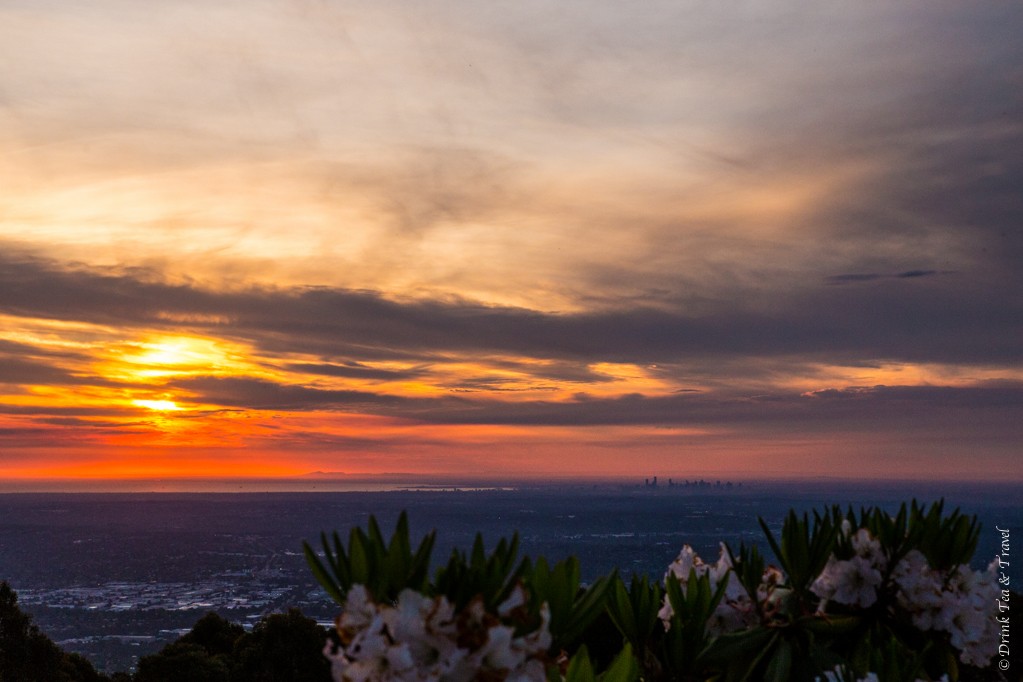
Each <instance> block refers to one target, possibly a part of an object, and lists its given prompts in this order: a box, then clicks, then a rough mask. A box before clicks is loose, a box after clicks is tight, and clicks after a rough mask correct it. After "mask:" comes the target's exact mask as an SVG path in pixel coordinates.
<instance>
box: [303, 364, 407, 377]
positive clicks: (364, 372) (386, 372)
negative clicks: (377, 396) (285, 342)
mask: <svg viewBox="0 0 1023 682" xmlns="http://www.w3.org/2000/svg"><path fill="white" fill-rule="evenodd" d="M285 368H286V369H288V370H291V371H293V372H306V373H308V374H319V375H322V376H328V377H345V378H348V379H368V380H380V381H402V380H405V379H415V378H417V377H421V376H423V374H425V369H411V370H401V371H399V370H391V369H379V368H375V367H367V366H365V365H363V364H361V363H357V362H352V363H347V364H343V365H339V364H333V363H307V362H293V363H289V364H287V365H285Z"/></svg>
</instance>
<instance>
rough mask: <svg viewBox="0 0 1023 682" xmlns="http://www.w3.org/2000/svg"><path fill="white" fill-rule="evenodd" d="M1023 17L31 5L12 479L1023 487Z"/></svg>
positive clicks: (779, 8)
mask: <svg viewBox="0 0 1023 682" xmlns="http://www.w3.org/2000/svg"><path fill="white" fill-rule="evenodd" d="M1021 31H1023V6H1021V5H1019V4H1011V3H1009V4H1005V3H987V2H981V3H970V4H968V5H967V4H964V3H959V2H952V1H951V0H938V1H924V0H915V1H911V2H905V3H898V4H891V5H889V4H869V5H864V4H860V3H843V4H839V5H819V4H815V3H810V2H798V3H788V2H785V3H783V2H778V1H777V0H762V1H758V2H750V3H741V4H735V3H715V4H710V5H708V4H706V3H695V2H651V3H644V4H643V6H642V7H641V8H640V7H638V6H633V5H629V6H625V5H621V4H620V3H613V2H603V1H597V2H587V3H554V2H542V1H540V0H534V1H530V2H521V3H497V4H494V3H483V4H466V3H455V2H450V1H447V0H440V1H438V2H433V3H428V4H422V3H407V2H397V1H393V0H385V1H384V2H345V3H341V2H334V1H333V0H323V1H320V0H294V1H291V2H281V3H267V2H241V1H240V0H212V1H211V2H203V3H196V2H193V1H192V0H161V1H160V2H156V3H146V4H145V5H140V4H138V3H132V2H128V1H127V0H99V1H98V2H90V3H87V4H82V3H72V2H68V1H67V0H50V1H47V2H38V1H36V0H11V1H9V2H5V3H3V5H2V6H0V63H2V64H4V68H3V69H2V73H0V187H2V188H3V189H2V191H0V478H2V479H5V480H19V479H30V478H32V479H34V478H72V479H74V478H99V479H103V478H144V479H145V478H172V479H173V478H190V477H197V478H201V477H205V478H211V477H212V478H231V477H260V476H266V477H291V476H301V475H304V474H307V473H308V472H311V471H316V470H322V471H345V472H348V473H350V474H380V473H384V472H395V471H401V472H409V473H411V474H415V475H426V474H432V475H441V476H445V475H448V476H458V475H471V476H474V477H481V478H482V477H488V476H491V477H495V478H501V477H545V476H571V475H585V476H632V477H636V478H637V479H642V478H644V477H650V476H653V475H654V474H655V473H656V474H658V475H661V476H662V480H666V479H667V478H668V477H669V476H671V477H674V478H675V479H676V480H680V479H683V478H685V477H686V476H687V474H689V476H690V477H701V476H704V477H709V476H714V477H720V478H722V479H723V480H724V479H736V480H738V479H747V478H751V477H758V476H765V477H784V476H809V477H813V476H837V477H865V478H876V479H884V478H909V479H914V478H919V479H959V478H962V479H970V480H1007V481H1019V480H1021V478H1023V467H1021V466H1020V464H1019V457H1020V444H1021V443H1023V363H1021V360H1023V267H1021V265H1020V264H1021V263H1023V229H1021V225H1023V193H1021V192H1020V189H1019V188H1020V187H1023V45H1021V41H1020V40H1019V35H1020V33H1021Z"/></svg>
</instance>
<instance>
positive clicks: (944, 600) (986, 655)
mask: <svg viewBox="0 0 1023 682" xmlns="http://www.w3.org/2000/svg"><path fill="white" fill-rule="evenodd" d="M996 566H997V564H996V563H995V562H992V563H991V564H990V565H989V566H988V569H987V570H986V571H974V570H971V569H970V567H969V566H965V565H960V566H956V567H955V569H954V570H952V571H951V572H950V574H948V575H947V576H946V575H943V574H942V572H940V571H937V570H935V569H934V568H932V567H931V566H930V565H929V564H928V563H927V559H926V558H925V557H924V555H923V554H921V553H920V552H918V551H916V550H912V551H910V552H909V553H908V554H906V556H905V557H904V558H903V559H902V560H901V561H900V562H899V563H898V564H897V565H896V566H895V569H894V570H893V571H892V581H893V582H894V583H895V585H896V586H897V587H898V593H897V597H896V599H897V603H898V605H899V607H900V608H901V609H902V610H903V611H905V612H906V613H908V614H909V615H910V617H911V619H912V621H913V625H914V626H916V627H917V629H919V630H923V631H927V630H938V631H944V632H947V633H949V634H950V635H951V642H952V646H954V647H955V648H957V649H959V651H960V652H961V653H960V659H961V660H962V661H963V662H964V663H969V664H971V665H978V666H984V665H987V664H988V663H989V662H990V661H991V658H992V657H993V656H994V655H995V653H997V651H998V636H999V631H998V626H997V623H996V622H995V620H994V618H992V617H991V608H992V604H994V603H995V602H996V601H997V600H998V585H997V582H996V579H995V576H996V570H995V569H996Z"/></svg>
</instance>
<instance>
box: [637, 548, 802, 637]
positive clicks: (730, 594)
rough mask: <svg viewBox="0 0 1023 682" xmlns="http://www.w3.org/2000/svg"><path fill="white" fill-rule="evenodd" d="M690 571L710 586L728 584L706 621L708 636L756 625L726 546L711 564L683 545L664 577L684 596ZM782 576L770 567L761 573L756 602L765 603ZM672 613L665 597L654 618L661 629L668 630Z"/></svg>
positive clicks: (751, 605) (753, 609)
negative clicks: (675, 581) (706, 579)
mask: <svg viewBox="0 0 1023 682" xmlns="http://www.w3.org/2000/svg"><path fill="white" fill-rule="evenodd" d="M693 571H695V572H696V576H697V577H701V576H704V575H706V576H709V578H710V582H711V584H712V585H713V586H714V587H715V588H717V587H719V586H720V585H721V581H723V580H727V581H728V582H727V584H726V586H725V592H724V596H723V597H722V599H721V601H720V602H719V603H718V605H717V608H716V609H715V610H714V614H713V615H712V616H711V618H710V619H709V620H708V621H707V632H708V633H709V634H711V635H721V634H724V633H726V632H734V631H736V630H742V629H744V628H748V627H751V626H753V625H755V624H756V623H757V622H758V620H759V618H758V614H757V608H756V604H755V603H754V602H753V600H752V599H751V598H750V595H749V594H748V593H747V591H746V588H744V587H743V586H742V583H741V582H740V581H739V578H738V576H736V574H735V572H734V570H733V566H732V560H731V558H730V556H729V554H728V550H727V548H726V547H725V545H724V544H723V543H722V544H721V553H720V555H719V556H718V560H717V561H716V562H714V563H713V564H707V563H704V562H703V559H701V558H700V557H699V556H698V555H697V554H696V552H695V551H694V550H693V548H692V547H690V546H689V545H685V546H683V547H682V551H681V552H680V553H679V555H678V557H677V558H676V559H675V560H674V561H673V562H671V564H670V565H669V566H668V570H667V572H665V574H664V579H665V581H667V580H668V577H669V576H675V577H676V578H678V580H679V586H680V587H681V588H682V592H683V594H684V593H685V591H686V583H687V581H688V580H689V575H690V573H692V572H693ZM782 578H783V576H782V573H781V571H779V570H778V569H777V568H775V567H773V566H770V567H768V568H767V569H766V570H765V571H764V575H763V579H762V582H761V585H760V587H759V588H758V589H757V595H756V597H757V600H758V601H760V602H764V601H765V600H766V599H767V598H768V596H769V594H770V593H771V592H772V591H773V590H774V588H775V587H776V586H778V585H780V584H781V582H782ZM674 614H675V610H674V609H673V608H672V606H671V602H670V601H669V600H668V597H667V595H665V597H664V605H663V606H662V607H661V610H660V611H659V612H658V613H657V616H658V617H659V618H660V619H661V622H663V623H664V629H665V630H667V629H668V628H669V627H670V626H671V617H672V616H673V615H674Z"/></svg>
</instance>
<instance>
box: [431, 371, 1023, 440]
mask: <svg viewBox="0 0 1023 682" xmlns="http://www.w3.org/2000/svg"><path fill="white" fill-rule="evenodd" d="M1021 408H1023V385H1019V384H1006V385H994V386H978V387H968V388H959V387H944V386H875V387H869V388H851V389H824V390H821V391H817V392H814V393H810V394H792V393H780V392H779V393H772V394H764V395H755V396H740V397H733V398H723V397H720V396H716V395H710V394H692V393H687V394H673V395H670V396H663V397H649V396H643V395H639V394H634V395H627V396H622V397H616V398H604V399H598V398H585V397H580V398H577V399H576V400H574V401H569V402H557V401H529V402H516V403H493V402H490V403H488V402H483V401H480V402H476V403H473V404H471V405H467V406H465V407H464V408H459V407H458V406H454V405H448V406H445V407H443V408H441V409H436V410H426V411H423V412H420V413H419V414H418V415H417V418H419V419H421V420H424V421H430V422H436V423H451V424H504V425H523V426H525V425H529V426H596V425H609V424H616V425H649V426H658V425H660V426H679V427H686V426H690V427H710V426H724V425H727V426H731V427H743V426H744V425H745V426H748V427H756V428H757V429H768V430H781V431H785V430H789V429H806V430H810V431H816V430H835V429H836V428H837V429H850V430H858V431H868V432H869V431H872V430H874V429H886V428H900V429H907V428H908V429H911V430H912V429H927V428H930V429H934V428H937V427H941V428H954V427H955V425H960V426H963V427H968V428H972V429H973V430H977V431H983V430H985V429H987V430H988V432H989V435H998V436H1001V437H1006V436H1013V435H1018V436H1020V437H1023V423H1021V422H1020V420H1019V419H1018V415H1019V412H1020V409H1021Z"/></svg>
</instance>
